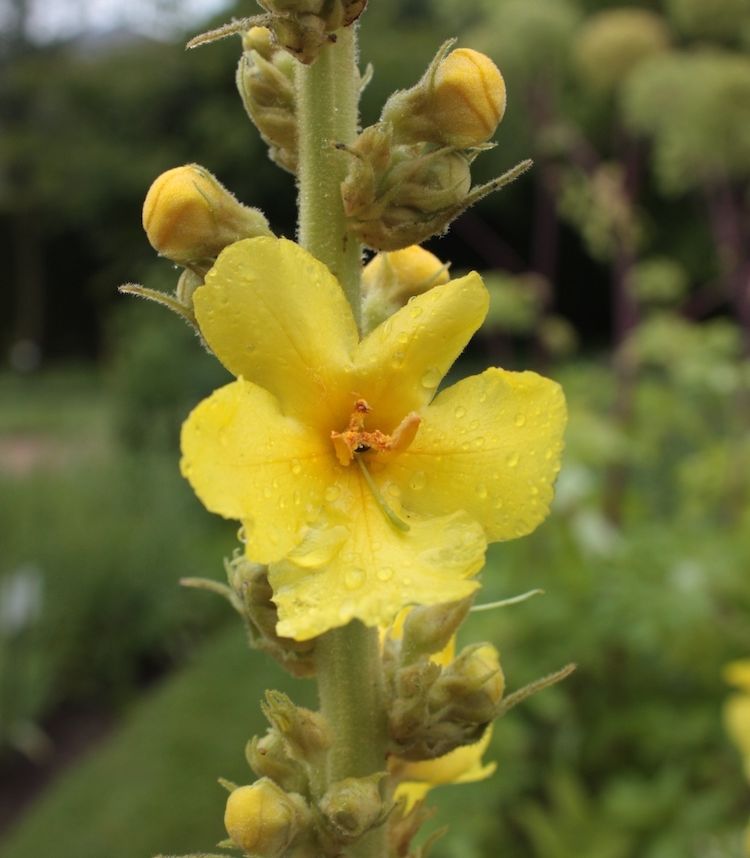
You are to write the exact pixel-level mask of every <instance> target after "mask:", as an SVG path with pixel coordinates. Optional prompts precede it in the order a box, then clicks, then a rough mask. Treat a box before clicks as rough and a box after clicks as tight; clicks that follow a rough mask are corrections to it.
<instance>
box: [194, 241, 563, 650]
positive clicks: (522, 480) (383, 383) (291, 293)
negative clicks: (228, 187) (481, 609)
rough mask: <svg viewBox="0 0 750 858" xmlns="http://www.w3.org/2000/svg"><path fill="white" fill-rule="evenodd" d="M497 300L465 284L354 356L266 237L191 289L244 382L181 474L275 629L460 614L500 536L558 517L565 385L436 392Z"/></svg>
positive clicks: (322, 305) (505, 383) (317, 266)
mask: <svg viewBox="0 0 750 858" xmlns="http://www.w3.org/2000/svg"><path fill="white" fill-rule="evenodd" d="M487 304H488V298H487V292H486V290H485V288H484V286H483V284H482V281H481V279H480V277H479V276H478V275H477V274H469V275H468V276H466V277H462V278H460V279H458V280H454V281H451V282H449V283H446V284H444V285H441V286H437V287H435V288H434V289H431V290H430V291H428V292H426V293H425V294H423V295H420V296H418V297H417V298H415V299H413V300H412V301H411V302H409V304H407V305H406V306H405V307H403V308H402V309H401V310H399V311H398V312H397V313H396V314H395V315H393V316H392V317H391V318H390V319H388V320H387V321H386V322H385V323H384V324H382V325H380V326H379V327H378V328H376V329H375V330H374V331H373V332H372V333H371V334H369V335H368V336H367V337H365V338H364V339H363V340H361V341H360V339H359V335H358V333H357V327H356V324H355V322H354V318H353V316H352V313H351V310H350V308H349V305H348V304H347V302H346V299H345V297H344V294H343V292H342V290H341V287H340V286H339V284H338V282H337V281H336V279H335V278H334V277H333V275H332V274H331V273H330V271H329V270H328V269H327V268H326V267H325V266H324V265H322V264H321V263H320V262H318V261H317V260H316V259H315V258H314V257H312V256H311V255H310V254H309V253H307V252H306V251H304V250H303V249H302V248H300V247H299V246H298V245H296V244H294V243H293V242H290V241H286V240H284V239H275V238H265V237H263V238H254V239H247V240H243V241H239V242H237V243H236V244H233V245H231V246H230V247H228V248H226V249H225V250H224V251H223V252H222V253H221V255H220V256H219V258H218V260H217V262H216V264H215V265H214V267H213V268H212V269H211V271H210V272H209V273H208V275H207V276H206V280H205V284H204V285H203V286H201V287H200V288H198V289H197V290H196V292H195V293H194V306H195V315H196V318H197V320H198V323H199V325H200V329H201V332H202V334H203V336H204V338H205V339H206V342H207V343H208V344H209V345H210V347H211V348H212V349H213V351H214V352H215V353H216V355H217V356H218V357H219V359H220V360H221V361H222V362H223V363H224V365H225V366H226V367H227V368H228V369H229V370H230V371H231V372H232V373H234V374H235V375H236V376H237V381H235V382H232V383H230V384H228V385H226V386H225V387H222V388H220V389H219V390H217V391H215V392H214V393H213V394H212V395H211V396H210V397H208V398H207V399H206V400H204V401H203V402H202V403H200V404H199V405H198V406H197V407H196V408H195V409H194V411H193V412H192V414H191V415H190V416H189V418H188V419H187V421H186V422H185V424H184V426H183V431H182V452H183V458H182V472H183V474H184V475H185V477H186V478H187V479H188V480H189V481H190V483H191V485H192V486H193V488H194V490H195V491H196V493H197V494H198V496H199V498H200V499H201V500H202V501H203V503H204V504H205V505H206V506H207V507H208V509H210V510H212V511H213V512H216V513H218V514H220V515H223V516H225V517H226V518H231V519H237V520H238V521H242V522H243V525H244V528H245V534H246V553H247V555H248V557H249V558H250V559H252V560H253V561H255V562H258V563H264V564H268V565H269V579H270V582H271V585H272V587H273V590H274V601H275V602H276V604H277V606H278V611H279V625H278V631H279V634H282V635H285V636H288V637H293V638H296V639H297V640H304V639H307V638H311V637H314V636H316V635H319V634H322V633H323V632H325V631H327V630H328V629H330V628H334V627H336V626H340V625H343V624H345V623H347V622H348V621H349V620H351V619H352V618H359V619H361V620H362V621H363V622H365V623H367V624H368V625H386V624H388V623H389V622H390V621H391V620H392V619H393V617H394V616H395V614H396V613H397V612H398V611H399V610H400V609H401V608H402V607H404V606H405V605H409V604H434V603H437V602H448V601H455V600H458V599H462V598H464V597H465V596H467V595H468V594H469V593H471V592H472V591H473V590H474V589H475V588H476V583H475V582H474V581H472V580H470V579H471V577H472V576H473V575H475V574H476V573H477V572H478V571H479V569H480V568H481V566H482V563H483V557H484V551H485V548H486V542H487V541H488V540H489V541H497V540H503V539H512V538H514V537H518V536H523V535H524V534H527V533H529V532H530V531H532V530H533V529H534V528H535V527H536V526H537V525H538V524H539V523H540V522H541V521H542V519H543V518H544V517H545V516H546V514H547V511H548V508H549V503H550V500H551V498H552V484H553V481H554V478H555V475H556V473H557V470H558V468H559V456H560V451H561V447H562V440H561V438H562V431H563V427H564V423H565V402H564V399H563V396H562V392H561V390H560V388H559V386H558V385H557V384H555V383H554V382H551V381H548V380H546V379H544V378H541V377H540V376H538V375H536V374H534V373H531V372H522V373H511V372H504V371H503V370H500V369H489V370H487V371H486V372H484V373H482V374H481V375H478V376H474V377H472V378H468V379H465V380H464V381H461V382H459V383H458V384H456V385H454V386H453V387H450V388H448V389H447V390H445V391H443V392H442V393H440V394H439V395H438V396H437V397H436V396H435V393H436V390H437V387H438V385H439V383H440V381H441V379H442V378H443V376H444V374H445V373H446V372H447V370H448V368H449V367H450V366H451V364H452V363H453V361H454V360H455V359H456V358H457V357H458V355H459V354H460V353H461V351H462V350H463V348H464V346H465V345H466V343H467V342H468V341H469V339H470V338H471V336H472V334H473V333H474V331H476V329H477V328H478V327H479V325H480V324H481V322H482V320H483V318H484V316H485V313H486V312H487Z"/></svg>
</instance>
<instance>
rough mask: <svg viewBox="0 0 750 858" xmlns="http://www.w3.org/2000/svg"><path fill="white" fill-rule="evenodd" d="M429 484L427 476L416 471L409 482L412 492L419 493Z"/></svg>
mask: <svg viewBox="0 0 750 858" xmlns="http://www.w3.org/2000/svg"><path fill="white" fill-rule="evenodd" d="M426 484H427V475H426V474H425V472H424V471H415V472H414V473H413V474H412V475H411V479H410V480H409V488H410V489H412V491H415V492H418V491H420V489H423V488H424V487H425V485H426Z"/></svg>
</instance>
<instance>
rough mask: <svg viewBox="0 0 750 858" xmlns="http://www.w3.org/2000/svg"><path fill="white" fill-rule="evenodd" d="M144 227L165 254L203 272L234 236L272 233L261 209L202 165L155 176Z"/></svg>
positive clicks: (175, 169)
mask: <svg viewBox="0 0 750 858" xmlns="http://www.w3.org/2000/svg"><path fill="white" fill-rule="evenodd" d="M143 228H144V229H145V230H146V235H147V236H148V240H149V242H150V243H151V246H152V247H153V248H154V250H156V251H157V252H158V253H159V255H160V256H166V257H167V259H171V260H172V262H175V263H177V264H178V265H182V266H183V267H185V268H191V269H192V270H193V271H195V272H196V274H199V275H204V274H205V273H206V272H207V271H208V269H209V268H210V267H211V265H213V262H214V260H215V259H216V257H217V256H218V255H219V253H220V252H221V251H222V250H223V249H224V248H225V247H227V246H228V245H230V244H233V243H234V242H235V241H239V240H240V239H242V238H253V237H255V236H259V235H271V234H272V233H271V230H270V229H269V227H268V221H267V220H266V218H265V216H264V215H263V213H262V212H261V211H260V210H259V209H253V208H249V207H248V206H243V205H242V204H241V203H239V202H238V201H237V199H236V198H235V197H234V196H232V194H230V193H229V191H228V190H227V189H226V188H225V187H224V186H223V185H222V184H221V183H220V182H219V181H218V180H217V179H216V178H215V177H214V176H212V175H211V173H209V172H208V170H205V169H204V168H203V167H200V166H199V165H198V164H187V165H185V166H184V167H175V168H174V169H172V170H167V172H166V173H162V174H161V175H160V176H159V177H158V178H157V179H156V180H155V181H154V183H153V184H152V185H151V187H150V188H149V191H148V194H146V199H145V202H144V203H143Z"/></svg>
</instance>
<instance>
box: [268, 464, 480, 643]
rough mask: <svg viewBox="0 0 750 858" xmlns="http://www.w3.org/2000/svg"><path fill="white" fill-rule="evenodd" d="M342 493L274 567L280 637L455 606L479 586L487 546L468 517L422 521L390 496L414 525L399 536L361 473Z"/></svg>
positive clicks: (305, 635)
mask: <svg viewBox="0 0 750 858" xmlns="http://www.w3.org/2000/svg"><path fill="white" fill-rule="evenodd" d="M341 485H342V484H341V483H340V484H339V486H341ZM338 490H340V491H341V494H340V497H339V499H338V504H337V505H336V506H335V507H334V506H329V507H328V508H327V509H326V511H325V513H324V515H323V517H322V518H321V520H320V521H319V522H317V523H316V524H315V525H314V526H313V527H311V528H310V529H309V531H308V532H307V534H306V536H305V538H304V539H303V541H302V542H301V543H300V545H299V546H297V547H296V548H295V549H294V550H293V551H292V552H291V553H290V554H289V555H288V556H287V557H285V558H284V559H283V560H280V561H279V562H277V563H274V564H273V565H271V567H270V569H269V580H270V582H271V586H272V587H273V591H274V602H275V603H276V605H277V607H278V610H279V623H278V625H277V631H278V633H279V634H280V635H284V636H285V637H291V638H295V639H296V640H307V639H308V638H312V637H315V636H316V635H320V634H323V632H326V631H328V630H329V629H332V628H336V627H338V626H343V625H345V624H346V623H348V622H349V621H350V620H352V619H359V620H362V621H363V622H364V623H366V624H367V625H369V626H384V625H388V624H389V623H390V622H391V621H392V620H393V618H394V616H395V615H396V614H397V613H398V612H399V611H400V610H401V608H403V607H404V605H410V604H420V605H431V604H435V603H438V602H451V601H455V600H457V599H463V598H465V597H466V596H468V595H469V594H470V593H471V592H473V591H474V590H475V589H476V587H477V584H476V582H475V581H471V580H468V579H470V578H471V576H472V575H474V574H476V573H477V572H478V571H479V570H480V569H481V567H482V564H483V563H484V552H485V549H486V541H485V538H484V534H483V533H482V528H481V527H480V526H479V525H478V524H477V523H476V522H475V521H472V520H471V519H470V518H469V516H467V515H466V514H465V513H460V512H459V513H453V514H452V515H444V516H441V517H439V518H437V517H436V518H423V517H421V516H416V515H411V514H409V513H408V512H406V511H404V510H403V509H401V508H400V507H397V506H395V504H396V501H395V499H392V500H393V503H394V507H395V512H396V513H397V514H398V515H399V516H400V517H401V518H402V519H403V520H405V521H406V522H407V523H408V525H409V530H408V531H402V530H398V529H397V528H396V527H394V526H393V524H392V523H391V522H390V521H389V520H388V518H387V517H386V516H385V515H384V514H383V510H382V509H381V507H380V506H378V504H377V503H376V501H375V500H374V498H373V496H372V493H371V492H370V489H369V488H368V487H367V485H366V483H365V481H364V480H363V479H362V477H361V475H360V474H358V473H357V472H352V473H351V474H350V476H349V479H348V482H347V483H346V484H345V486H344V487H343V490H342V489H338ZM386 496H387V492H386Z"/></svg>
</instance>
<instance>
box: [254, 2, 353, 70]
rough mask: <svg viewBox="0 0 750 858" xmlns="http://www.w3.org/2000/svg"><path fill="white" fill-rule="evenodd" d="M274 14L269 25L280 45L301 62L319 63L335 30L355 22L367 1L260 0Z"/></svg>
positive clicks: (333, 37) (332, 39)
mask: <svg viewBox="0 0 750 858" xmlns="http://www.w3.org/2000/svg"><path fill="white" fill-rule="evenodd" d="M258 2H259V3H260V5H261V6H263V8H264V9H266V10H267V11H268V12H270V13H271V16H272V17H271V20H270V22H269V27H270V28H271V30H272V31H273V34H274V36H275V38H276V41H277V42H278V44H279V45H280V46H281V47H282V48H283V49H284V50H285V51H288V52H289V53H290V54H292V56H294V57H295V58H296V59H297V60H299V62H301V63H304V64H305V65H309V64H310V63H313V62H315V60H316V59H317V57H318V54H319V53H320V51H321V49H322V48H323V46H324V45H326V44H327V43H329V42H331V41H334V40H335V36H334V33H335V32H336V30H339V29H340V28H341V27H348V26H350V25H351V24H353V23H354V22H355V21H356V20H357V18H359V16H360V15H361V14H362V12H363V11H364V9H365V6H366V5H367V0H258Z"/></svg>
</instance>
